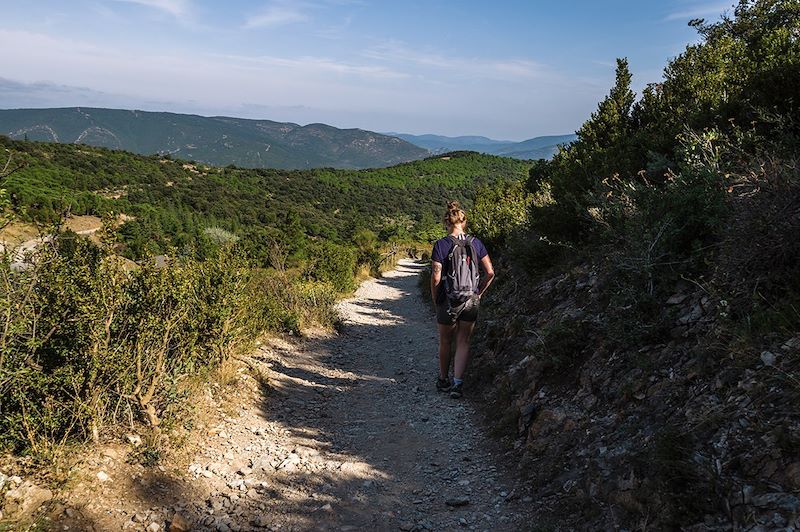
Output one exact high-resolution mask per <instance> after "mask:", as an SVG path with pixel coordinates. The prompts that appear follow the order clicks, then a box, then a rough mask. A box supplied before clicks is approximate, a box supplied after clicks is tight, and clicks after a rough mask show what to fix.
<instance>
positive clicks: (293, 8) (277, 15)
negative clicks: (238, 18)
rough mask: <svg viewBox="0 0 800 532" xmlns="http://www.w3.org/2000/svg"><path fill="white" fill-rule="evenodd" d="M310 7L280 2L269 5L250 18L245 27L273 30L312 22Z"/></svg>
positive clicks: (302, 4)
mask: <svg viewBox="0 0 800 532" xmlns="http://www.w3.org/2000/svg"><path fill="white" fill-rule="evenodd" d="M308 8H309V6H308V4H304V3H288V2H278V3H274V4H272V5H269V6H267V7H265V8H264V9H262V10H261V11H260V12H258V13H256V14H255V15H252V16H250V17H249V18H248V19H247V20H246V21H245V23H244V27H245V28H248V29H252V28H273V27H276V26H284V25H286V24H295V23H299V22H307V21H308V20H310V17H309V16H308V13H307V10H308Z"/></svg>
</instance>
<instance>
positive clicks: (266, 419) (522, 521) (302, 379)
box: [75, 261, 532, 531]
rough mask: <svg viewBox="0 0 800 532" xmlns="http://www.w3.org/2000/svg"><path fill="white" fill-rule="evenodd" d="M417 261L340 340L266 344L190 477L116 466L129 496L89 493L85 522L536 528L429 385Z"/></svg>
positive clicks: (367, 290)
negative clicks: (134, 494)
mask: <svg viewBox="0 0 800 532" xmlns="http://www.w3.org/2000/svg"><path fill="white" fill-rule="evenodd" d="M420 269H421V266H420V265H418V264H416V263H414V262H412V261H402V262H401V263H400V264H399V265H398V267H397V269H396V270H395V271H392V272H388V273H387V274H385V276H384V277H383V278H382V279H373V280H368V281H366V282H364V283H363V284H362V285H361V287H360V288H359V290H358V291H357V292H356V294H355V297H354V298H352V299H350V300H347V301H344V302H342V303H341V304H340V311H341V314H342V316H343V318H344V323H345V325H344V328H343V331H342V332H341V333H340V334H338V335H331V334H327V335H324V334H321V335H319V336H317V337H316V338H311V339H307V340H303V341H299V342H286V341H280V340H275V341H272V342H270V343H269V344H268V345H265V346H262V347H261V348H260V349H259V350H258V351H257V352H256V353H254V355H253V356H252V358H251V360H250V364H251V366H252V367H253V368H254V369H256V370H257V371H258V372H259V373H260V374H261V375H263V376H265V377H266V378H265V379H264V378H262V379H261V380H260V381H259V380H257V379H254V378H252V377H249V376H248V375H247V374H243V375H242V377H241V378H240V381H241V385H240V389H241V396H240V397H238V398H237V400H238V401H237V404H238V406H237V409H236V412H230V413H228V414H225V415H221V417H220V420H219V423H218V424H217V425H215V426H213V427H210V428H208V434H209V436H208V440H207V442H205V443H204V446H203V447H201V448H199V450H198V452H197V453H196V455H195V456H194V457H193V459H192V460H191V463H189V464H188V468H187V469H188V472H187V469H184V470H183V475H182V478H176V475H169V472H167V474H166V475H162V477H161V478H153V477H152V476H150V477H149V476H148V474H147V473H142V474H139V475H137V474H135V473H134V474H133V475H131V472H130V471H116V472H114V471H108V472H110V476H111V477H112V478H113V477H115V476H116V477H117V478H119V477H124V478H125V479H126V480H125V481H124V482H122V483H119V482H114V484H116V485H117V487H116V488H115V489H113V490H111V491H114V492H118V493H120V494H122V496H121V497H119V498H118V500H117V502H116V503H114V502H113V499H114V497H113V494H112V493H107V494H106V496H105V499H106V502H105V503H103V504H100V503H98V493H99V491H94V492H93V500H92V502H90V503H87V504H83V505H82V506H81V512H83V516H84V517H87V518H89V519H90V520H91V521H93V522H94V523H96V526H95V528H96V529H104V527H106V526H112V525H113V526H117V527H122V528H125V529H128V530H145V529H147V530H153V531H155V530H159V529H163V528H168V527H169V526H170V522H172V521H177V522H182V521H184V520H185V521H186V522H188V523H190V524H191V525H192V527H193V529H195V530H222V531H226V530H252V529H272V530H340V531H347V530H398V529H399V530H492V531H496V530H528V529H531V527H532V524H531V521H530V520H529V516H528V515H527V508H529V507H530V506H531V504H530V502H531V501H530V499H529V498H528V497H526V496H524V494H523V493H522V492H521V491H520V489H519V488H516V489H515V481H514V475H513V474H512V473H510V472H509V471H507V470H505V469H504V466H503V459H502V457H501V456H498V454H497V452H496V450H497V447H496V445H495V443H494V442H492V441H491V440H489V439H488V438H487V437H485V436H483V434H482V431H481V428H480V427H479V426H478V424H477V416H476V414H475V413H474V411H473V409H472V408H471V406H470V405H469V403H468V402H466V401H463V400H461V401H459V400H453V399H450V398H449V397H447V396H446V395H441V394H437V393H436V391H435V389H434V379H435V371H436V370H435V368H436V360H435V353H436V328H435V324H434V322H433V317H432V312H431V310H430V309H429V308H428V307H427V306H426V305H424V304H423V302H422V300H421V298H420V297H419V295H418V288H417V278H418V274H419V271H420ZM264 382H266V384H265V383H264ZM467 393H468V390H467ZM96 465H97V466H102V465H103V463H102V462H100V463H98V464H96ZM109 467H110V466H109V464H106V470H109ZM94 471H96V470H94ZM130 477H133V478H132V479H131V480H127V479H128V478H130ZM165 477H169V478H165ZM110 484H111V483H109V485H110ZM164 486H166V489H165V488H164ZM137 487H138V490H137ZM104 489H106V490H109V489H110V488H108V487H105V488H104ZM76 491H80V490H76ZM83 491H86V490H83ZM136 491H138V494H137V495H138V499H137V497H130V494H131V493H132V492H136ZM124 494H127V495H128V497H127V498H125V496H124ZM100 499H102V497H100ZM123 499H124V500H123ZM75 502H76V503H77V502H78V501H75ZM115 505H116V514H113V512H111V511H110V510H108V508H107V507H109V506H115ZM112 514H113V515H115V516H116V517H115V519H116V520H109V519H110V518H109V517H108V516H109V515H112ZM176 515H177V516H179V517H175V516H176ZM154 523H155V524H157V525H159V527H163V528H156V527H155V526H154ZM147 527H151V528H149V529H148V528H147ZM175 529H176V530H181V528H175Z"/></svg>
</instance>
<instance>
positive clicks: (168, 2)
mask: <svg viewBox="0 0 800 532" xmlns="http://www.w3.org/2000/svg"><path fill="white" fill-rule="evenodd" d="M114 1H116V2H126V3H129V4H139V5H141V6H145V7H150V8H153V9H157V10H159V11H163V12H165V13H169V14H170V15H172V16H174V17H176V18H181V17H184V16H186V15H187V14H189V11H190V9H191V0H114Z"/></svg>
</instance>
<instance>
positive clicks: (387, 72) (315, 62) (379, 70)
mask: <svg viewBox="0 0 800 532" xmlns="http://www.w3.org/2000/svg"><path fill="white" fill-rule="evenodd" d="M215 57H218V58H220V59H222V60H224V61H226V62H229V64H232V65H235V66H236V67H237V68H243V69H251V70H252V69H257V70H261V69H264V68H266V67H280V68H287V69H291V70H293V71H300V72H309V73H310V72H316V73H326V72H327V73H334V74H342V75H355V76H361V77H367V78H373V79H405V78H409V77H411V76H410V75H409V74H406V73H404V72H399V71H396V70H392V69H389V68H386V67H383V66H373V65H355V64H351V63H344V62H341V61H335V60H333V59H328V58H324V57H312V56H305V57H296V58H286V57H271V56H258V57H251V56H241V55H218V56H215Z"/></svg>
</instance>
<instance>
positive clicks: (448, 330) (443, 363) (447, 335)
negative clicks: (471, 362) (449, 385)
mask: <svg viewBox="0 0 800 532" xmlns="http://www.w3.org/2000/svg"><path fill="white" fill-rule="evenodd" d="M436 325H437V327H438V328H439V378H440V379H443V380H444V379H447V378H448V373H449V372H450V346H451V345H452V343H453V331H455V330H456V326H455V325H442V324H441V323H437V324H436Z"/></svg>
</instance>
